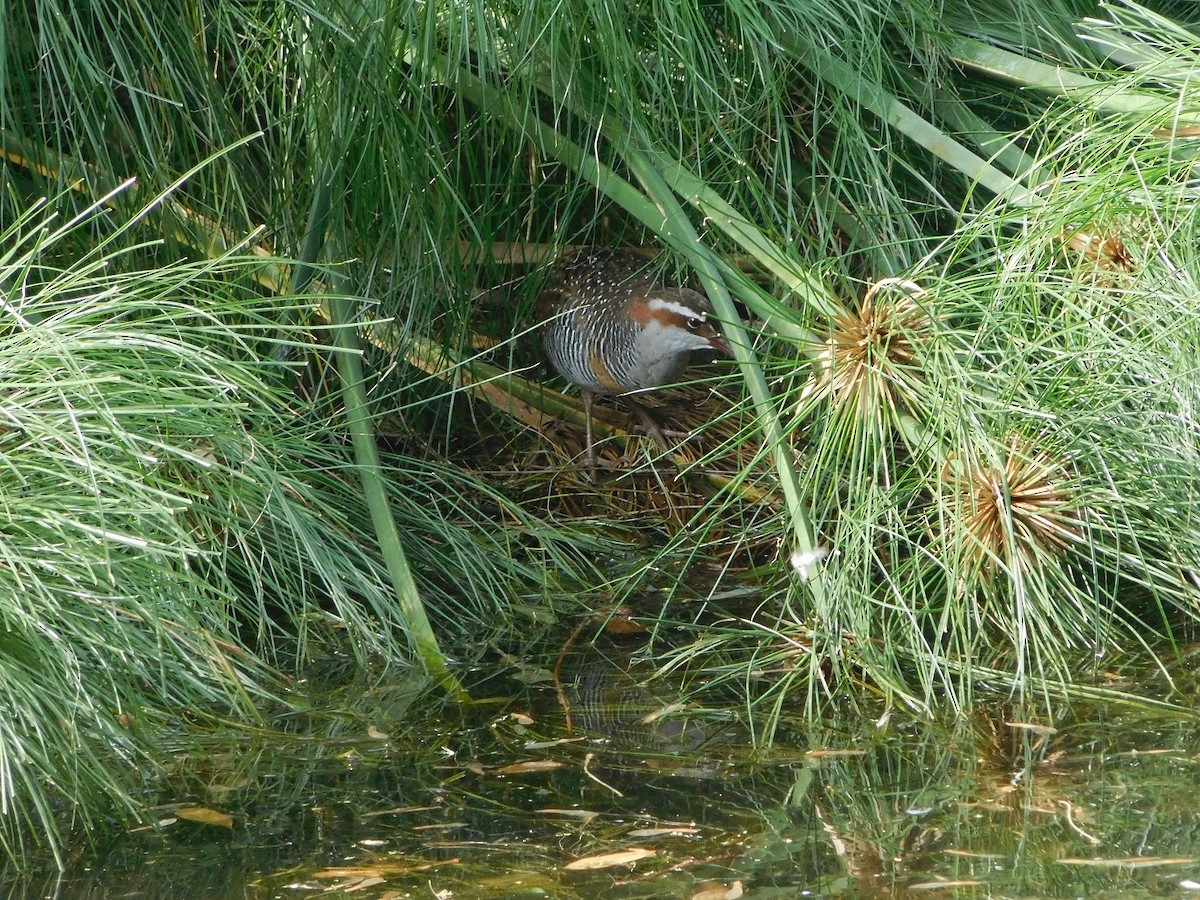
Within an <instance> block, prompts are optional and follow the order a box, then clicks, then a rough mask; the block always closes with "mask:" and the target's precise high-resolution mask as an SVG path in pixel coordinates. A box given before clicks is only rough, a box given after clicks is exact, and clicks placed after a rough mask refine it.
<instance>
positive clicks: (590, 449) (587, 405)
mask: <svg viewBox="0 0 1200 900" xmlns="http://www.w3.org/2000/svg"><path fill="white" fill-rule="evenodd" d="M580 393H581V394H582V395H583V423H584V426H583V427H584V431H585V432H586V434H587V451H586V452H585V453H584V456H583V461H584V464H585V465H586V466H587V470H588V475H589V476H591V479H592V481H595V480H596V465H597V464H598V463H599V461H600V458H599V457H598V456H597V455H596V444H595V443H594V441H593V438H592V401H593V400H594V399H595V398H596V395H595V394H593V393H592V392H591V391H589V390H581V391H580Z"/></svg>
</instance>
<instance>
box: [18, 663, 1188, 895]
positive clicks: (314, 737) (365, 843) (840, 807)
mask: <svg viewBox="0 0 1200 900" xmlns="http://www.w3.org/2000/svg"><path fill="white" fill-rule="evenodd" d="M568 662H569V664H568V665H566V666H564V667H563V671H562V673H561V681H562V688H563V690H562V696H564V697H565V698H566V699H567V703H568V705H569V707H570V709H571V713H572V725H573V727H572V729H571V731H570V733H568V730H567V728H566V725H565V719H564V710H563V706H562V701H561V700H560V694H559V692H558V691H557V690H555V688H554V687H553V686H552V685H550V684H547V683H545V682H543V683H542V684H541V685H540V686H538V687H534V688H529V687H524V686H518V685H517V684H516V683H515V682H514V683H512V684H509V685H505V686H504V687H506V688H508V689H509V690H511V691H512V692H513V693H514V696H513V697H511V698H506V699H503V700H498V701H495V702H493V703H490V704H485V703H481V704H479V705H478V706H477V707H476V708H475V709H473V710H470V711H468V712H467V713H464V712H463V711H462V710H461V709H458V708H450V707H447V708H442V709H440V710H429V711H426V712H425V713H423V714H422V715H423V718H422V717H421V716H417V715H415V714H414V713H413V712H412V711H411V710H408V709H407V707H406V705H404V704H399V705H396V706H390V705H389V704H390V701H389V698H388V692H387V691H386V690H384V689H382V688H377V689H361V688H355V689H352V690H350V691H348V692H347V693H346V694H345V696H346V697H353V698H354V699H355V701H356V702H355V704H354V705H351V704H349V703H347V707H348V709H347V710H345V711H344V712H343V714H341V715H339V716H334V715H330V716H328V717H326V718H323V719H318V718H316V717H314V719H313V721H311V722H308V723H305V724H304V725H303V726H295V727H293V731H292V733H290V734H283V733H275V732H268V731H264V732H263V733H260V734H257V735H253V736H248V735H244V734H243V735H240V736H238V738H237V740H236V741H235V742H231V741H230V736H229V735H228V734H223V735H220V736H215V737H214V746H215V747H216V748H217V749H215V750H214V751H213V754H212V755H211V756H210V757H208V758H205V759H200V758H196V757H194V756H193V757H189V758H188V759H184V760H180V762H179V772H178V776H177V778H176V779H175V781H174V783H173V787H172V790H171V791H170V792H169V793H167V794H165V795H164V796H163V798H162V801H163V803H164V804H165V805H164V807H163V821H164V822H170V821H171V820H172V819H174V822H173V824H169V825H166V826H165V827H163V828H162V829H161V830H146V831H141V832H135V833H129V834H127V833H120V834H114V835H112V836H111V839H110V841H109V842H108V843H107V844H106V845H103V846H100V847H97V848H96V849H95V851H94V852H81V853H80V855H79V856H78V857H77V858H76V859H75V861H74V862H73V864H72V868H71V870H70V871H69V872H68V874H67V876H66V878H65V880H64V881H62V882H61V883H59V882H58V880H57V876H55V875H52V874H50V873H48V872H43V873H41V874H40V875H39V874H37V873H33V874H30V873H25V874H24V875H23V876H21V877H17V876H16V875H14V874H10V875H8V876H6V878H5V880H4V881H3V882H2V883H0V886H3V888H4V895H5V896H11V897H31V898H32V897H47V896H63V897H80V896H95V897H111V896H122V895H125V896H175V895H178V894H181V893H185V892H190V893H191V894H192V895H195V896H205V897H208V896H213V897H223V896H238V897H242V896H247V897H304V896H316V895H319V894H320V895H328V892H330V891H332V892H334V893H338V892H342V893H345V892H350V891H353V892H354V895H355V896H359V897H375V898H380V897H389V898H391V897H403V896H421V897H428V896H439V895H440V896H454V897H458V898H461V897H517V898H519V897H526V896H527V897H547V896H550V897H572V896H577V897H594V896H605V897H697V896H698V897H704V898H710V900H711V898H716V897H734V896H738V895H739V894H744V895H745V896H748V897H795V896H800V895H801V892H808V893H809V895H811V896H837V895H841V896H849V897H859V896H864V897H871V896H893V895H895V894H897V893H902V894H903V893H909V892H912V893H920V895H921V896H925V895H926V894H927V891H928V890H930V889H934V888H936V889H940V890H942V891H943V892H950V891H954V890H956V889H961V890H963V891H967V892H973V891H986V892H988V893H991V894H994V895H1006V896H1045V897H1058V896H1062V897H1073V896H1090V895H1093V894H1096V895H1099V894H1107V895H1109V896H1115V895H1118V894H1120V895H1122V896H1135V895H1151V894H1159V893H1177V892H1178V891H1179V890H1180V889H1181V888H1187V887H1188V886H1189V885H1190V884H1197V883H1200V862H1198V861H1197V860H1200V826H1198V825H1197V821H1198V820H1197V818H1196V816H1195V804H1194V801H1193V800H1192V797H1194V796H1195V787H1196V784H1195V782H1196V769H1197V768H1198V767H1200V758H1198V756H1197V753H1196V747H1197V746H1200V740H1198V737H1200V735H1198V733H1197V732H1198V731H1200V729H1198V726H1197V723H1196V722H1194V721H1183V720H1180V719H1166V718H1164V717H1163V716H1161V715H1158V716H1155V715H1151V714H1150V713H1146V712H1137V711H1134V710H1130V711H1127V712H1125V713H1123V714H1122V715H1121V716H1120V717H1117V716H1114V715H1113V714H1112V713H1111V711H1110V710H1109V709H1107V708H1104V707H1098V708H1096V709H1093V710H1090V711H1089V710H1086V709H1083V708H1080V707H1078V706H1077V707H1076V709H1075V717H1074V718H1073V719H1069V720H1065V721H1059V723H1058V729H1057V730H1055V729H1048V728H1042V727H1039V725H1038V723H1037V722H1036V721H1024V719H1028V718H1032V717H1022V716H1018V715H1017V714H1015V713H1014V712H1013V711H1012V710H1011V709H1007V708H1005V707H1003V706H1000V705H996V706H995V707H994V708H991V709H988V708H982V707H981V708H980V710H979V711H978V712H977V714H975V715H974V716H973V717H972V718H970V719H967V718H958V719H955V720H953V721H951V722H941V723H935V722H929V721H922V720H916V719H913V720H910V721H908V722H900V721H899V718H900V717H899V715H898V714H895V713H893V715H892V717H891V718H890V720H888V719H887V718H886V717H885V718H884V719H882V720H881V719H879V718H877V717H874V716H865V715H864V716H862V717H861V718H860V717H858V716H856V715H851V714H849V713H847V714H845V715H844V716H843V717H842V718H841V719H830V720H825V721H822V722H818V723H815V724H810V723H807V722H805V721H803V720H802V719H800V718H796V719H787V718H786V717H785V719H784V723H783V727H782V728H781V730H780V731H779V733H778V735H777V738H776V742H775V745H774V747H773V748H771V749H755V748H754V747H753V746H752V742H751V741H750V740H749V739H748V737H747V735H745V734H744V733H740V732H739V731H738V729H737V728H736V727H735V723H734V722H733V721H732V720H731V718H730V717H729V716H728V715H727V714H720V715H719V714H716V713H712V714H709V713H707V712H706V711H704V710H701V709H698V708H693V707H691V706H689V704H688V699H687V697H685V696H681V695H680V694H679V693H678V692H677V691H673V690H672V688H671V687H670V686H669V685H668V684H667V683H666V682H665V681H655V682H651V683H649V684H646V683H643V681H644V679H640V678H639V677H638V674H639V673H637V672H636V670H635V671H634V672H632V673H631V672H630V671H628V670H627V669H626V667H625V664H624V663H623V662H622V661H620V660H612V659H610V658H600V657H592V656H589V657H583V656H580V657H578V658H575V659H572V660H569V661H568ZM493 693H503V691H502V690H501V691H493ZM327 705H328V704H327ZM314 706H316V704H314ZM387 709H396V710H404V711H403V712H402V713H399V712H398V713H397V715H396V716H395V717H394V718H389V717H388V715H387V714H386V713H385V712H383V711H384V710H387ZM180 805H190V806H202V807H205V808H212V809H218V810H220V811H223V812H227V813H230V814H231V815H232V816H233V818H234V827H233V828H232V829H224V828H218V827H214V826H212V825H206V824H203V823H198V822H193V821H186V820H183V819H179V818H177V817H174V816H172V810H173V809H174V808H175V807H177V806H180ZM972 895H973V894H972Z"/></svg>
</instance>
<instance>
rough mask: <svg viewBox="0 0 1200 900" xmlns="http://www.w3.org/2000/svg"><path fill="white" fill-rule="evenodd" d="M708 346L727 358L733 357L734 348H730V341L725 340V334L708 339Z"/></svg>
mask: <svg viewBox="0 0 1200 900" xmlns="http://www.w3.org/2000/svg"><path fill="white" fill-rule="evenodd" d="M708 346H710V347H712V348H713V349H714V350H716V351H717V352H718V353H721V354H723V355H725V356H733V348H732V347H731V346H729V341H727V340H725V335H723V334H714V335H713V336H712V337H710V338H709V339H708Z"/></svg>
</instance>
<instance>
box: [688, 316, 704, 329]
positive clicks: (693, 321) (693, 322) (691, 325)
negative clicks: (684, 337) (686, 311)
mask: <svg viewBox="0 0 1200 900" xmlns="http://www.w3.org/2000/svg"><path fill="white" fill-rule="evenodd" d="M703 324H704V320H703V319H697V318H696V317H695V316H693V317H691V318H690V319H688V320H687V327H688V331H696V330H697V329H698V328H699V327H700V326H701V325H703Z"/></svg>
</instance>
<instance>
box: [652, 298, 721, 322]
mask: <svg viewBox="0 0 1200 900" xmlns="http://www.w3.org/2000/svg"><path fill="white" fill-rule="evenodd" d="M649 306H650V308H651V309H652V310H654V311H655V312H658V311H659V310H660V309H665V310H667V311H668V312H673V313H675V314H676V315H680V316H683V317H684V318H685V319H699V320H700V321H701V322H703V321H705V320H707V319H708V313H706V312H704V311H703V310H699V309H692V308H691V307H690V306H685V305H684V304H682V303H677V302H675V301H674V300H664V299H663V298H662V297H651V298H650V304H649Z"/></svg>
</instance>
